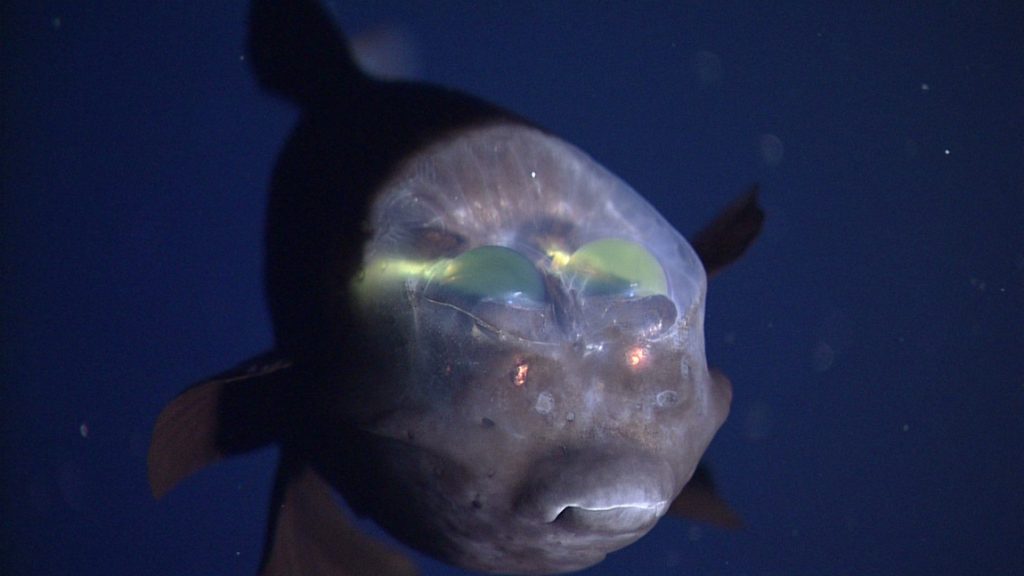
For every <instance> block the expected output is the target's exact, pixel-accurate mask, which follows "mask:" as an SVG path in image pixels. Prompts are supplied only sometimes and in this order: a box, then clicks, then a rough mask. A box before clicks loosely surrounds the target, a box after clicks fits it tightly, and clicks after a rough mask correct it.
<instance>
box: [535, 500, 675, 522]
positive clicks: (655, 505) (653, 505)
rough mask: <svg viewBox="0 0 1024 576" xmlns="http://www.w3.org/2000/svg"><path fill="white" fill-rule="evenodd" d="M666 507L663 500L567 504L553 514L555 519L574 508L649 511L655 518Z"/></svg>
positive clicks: (596, 510)
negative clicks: (594, 504)
mask: <svg viewBox="0 0 1024 576" xmlns="http://www.w3.org/2000/svg"><path fill="white" fill-rule="evenodd" d="M668 505H669V503H668V502H667V501H664V500H662V501H660V502H628V503H624V504H609V505H607V506H584V505H580V504H569V505H566V506H563V507H562V509H561V510H559V511H558V513H557V514H555V517H556V518H557V517H558V515H559V514H561V513H562V512H564V511H565V510H566V509H567V508H576V509H577V510H584V511H587V512H608V511H612V510H626V509H633V510H651V511H653V512H654V513H655V514H656V515H657V516H661V515H662V514H664V513H665V511H667V510H668Z"/></svg>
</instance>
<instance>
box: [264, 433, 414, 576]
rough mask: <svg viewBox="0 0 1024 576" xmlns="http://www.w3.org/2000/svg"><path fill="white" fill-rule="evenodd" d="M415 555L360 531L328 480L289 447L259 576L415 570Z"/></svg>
mask: <svg viewBox="0 0 1024 576" xmlns="http://www.w3.org/2000/svg"><path fill="white" fill-rule="evenodd" d="M415 574H416V568H415V566H414V565H413V563H412V561H411V560H409V558H407V557H406V556H405V555H404V554H402V553H401V552H399V551H398V550H394V549H392V548H391V547H390V546H387V545H385V544H384V543H382V542H379V541H377V540H375V539H373V538H371V537H369V536H367V535H365V534H363V533H362V532H360V531H359V529H358V528H357V527H356V526H354V525H352V524H351V523H350V522H349V521H348V519H347V518H346V517H345V513H344V511H343V510H342V509H341V508H340V507H339V506H338V504H337V503H336V502H335V501H334V498H333V496H332V493H331V489H330V487H329V486H328V484H327V483H326V482H325V481H324V480H323V479H322V478H321V477H320V475H319V474H317V473H316V471H314V470H313V469H312V468H310V467H309V466H308V465H307V464H305V463H302V462H300V461H298V460H297V459H294V458H291V457H289V456H288V454H287V453H285V454H284V455H283V457H282V459H281V465H280V466H279V468H278V472H277V480H276V481H275V483H274V493H273V497H272V500H271V509H270V524H269V527H268V532H267V540H266V548H265V550H264V557H263V565H262V567H261V568H260V576H295V575H302V576H414V575H415Z"/></svg>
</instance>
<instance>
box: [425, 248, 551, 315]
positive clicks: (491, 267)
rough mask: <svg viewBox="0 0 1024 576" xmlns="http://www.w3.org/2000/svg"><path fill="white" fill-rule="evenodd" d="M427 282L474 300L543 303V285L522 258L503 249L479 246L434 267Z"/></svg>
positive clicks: (512, 251)
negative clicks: (521, 299) (524, 300)
mask: <svg viewBox="0 0 1024 576" xmlns="http://www.w3.org/2000/svg"><path fill="white" fill-rule="evenodd" d="M426 277H427V281H428V282H429V283H430V284H432V285H436V286H438V287H440V288H442V289H443V290H450V291H453V292H455V293H456V294H457V295H458V296H461V297H463V298H466V297H468V298H472V299H474V300H513V299H520V298H524V299H528V300H531V301H533V302H542V301H544V281H543V279H542V278H541V275H540V272H539V271H538V270H537V268H536V267H535V266H534V265H533V263H532V262H530V261H529V260H528V259H527V258H526V257H525V256H523V255H522V254H520V253H519V252H516V251H515V250H512V249H510V248H505V247H504V246H480V247H479V248H474V249H472V250H469V251H468V252H464V253H463V254H461V255H459V256H458V257H456V258H452V259H451V260H442V261H441V262H438V263H437V264H435V265H433V266H432V267H431V268H430V269H429V270H428V271H427V274H426Z"/></svg>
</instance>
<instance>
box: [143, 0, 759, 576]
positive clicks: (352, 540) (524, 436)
mask: <svg viewBox="0 0 1024 576" xmlns="http://www.w3.org/2000/svg"><path fill="white" fill-rule="evenodd" d="M249 24H250V32H249V46H248V51H249V59H248V60H249V62H251V64H252V67H253V69H254V71H255V74H256V76H257V77H258V79H259V81H260V83H261V84H262V85H263V86H264V87H265V88H266V89H267V90H269V91H270V92H272V93H274V94H276V95H278V96H281V97H283V98H285V99H287V100H289V101H291V102H293V103H295V104H296V105H297V106H299V107H300V108H301V110H302V116H301V120H300V121H299V124H298V126H297V127H296V129H295V131H294V133H293V134H292V136H291V137H290V138H289V140H288V142H287V144H286V146H285V148H284V151H283V152H282V153H281V156H280V159H279V161H278V164H277V167H276V170H275V172H274V176H273V182H272V185H271V193H270V204H269V213H268V216H267V244H266V258H267V260H266V288H267V293H268V298H269V304H270V310H271V314H272V317H273V322H274V330H275V348H274V349H273V350H271V351H269V352H266V353H263V354H261V355H259V356H257V357H256V358H254V359H251V360H249V361H247V362H245V363H243V364H241V365H240V366H239V367H237V368H236V369H234V370H231V371H229V372H226V373H224V374H221V375H218V376H216V377H214V378H212V379H210V380H207V381H204V382H200V383H199V384H196V385H195V386H193V387H191V388H189V389H188V390H186V391H185V392H184V393H183V394H181V395H180V396H179V397H178V398H176V399H175V400H174V401H173V402H171V404H170V405H169V406H167V408H165V409H164V411H163V413H162V414H161V415H160V417H159V419H158V421H157V423H156V427H155V430H154V436H153V441H152V445H151V447H150V453H149V479H150V484H151V486H152V489H153V492H154V494H155V495H156V496H157V497H160V496H162V495H163V494H165V493H166V492H168V491H169V490H171V489H172V488H173V487H174V486H175V485H176V484H177V483H178V482H179V481H181V480H182V479H184V478H185V477H186V476H188V475H190V474H191V473H192V472H195V471H196V470H198V469H200V468H202V467H204V466H206V465H208V464H210V463H213V462H215V461H217V460H220V459H221V458H224V457H226V456H233V455H237V454H241V453H244V452H247V451H250V450H253V449H256V448H261V447H264V446H267V445H270V444H276V445H278V446H279V447H280V450H281V461H280V464H279V467H278V471H277V478H276V481H275V486H274V489H273V493H272V495H271V508H270V518H269V526H268V534H267V539H266V549H265V551H264V557H263V559H262V562H261V565H260V568H259V570H260V574H264V575H290V574H304V575H308V574H316V575H336V576H338V575H356V574H373V575H383V576H396V575H404V574H413V573H415V567H414V566H413V565H412V563H411V561H410V560H409V559H407V558H406V556H405V555H404V554H403V553H402V552H401V551H399V550H397V549H395V548H394V547H392V546H389V545H385V544H382V543H378V542H376V541H374V540H372V539H370V538H369V537H368V536H366V535H363V534H362V533H360V532H358V531H357V530H356V529H355V528H354V527H352V526H351V525H350V523H349V521H348V519H347V518H346V517H345V514H344V513H343V511H342V510H341V509H340V508H339V507H338V506H337V505H336V503H335V502H334V501H333V500H332V490H335V491H337V492H338V493H339V494H341V495H342V496H343V497H344V498H345V500H346V501H347V502H348V503H349V504H350V505H351V507H352V509H353V511H354V512H355V513H356V514H359V515H362V516H369V517H370V518H372V519H374V520H375V521H376V522H378V523H379V524H380V525H382V526H383V527H384V528H385V529H387V530H388V531H389V532H390V533H391V534H393V535H394V536H395V537H397V539H399V540H400V541H402V542H404V543H406V544H408V545H409V546H412V547H414V548H417V549H419V550H422V551H424V552H426V553H427V554H430V555H433V556H435V557H437V558H439V559H441V560H444V561H446V562H449V563H451V564H455V565H458V566H462V567H465V568H468V569H471V570H478V571H483V572H500V573H514V574H549V573H560V572H568V571H573V570H579V569H581V568H585V567H587V566H591V565H593V564H596V563H598V562H600V561H601V560H602V559H603V558H604V557H605V555H606V554H608V553H609V552H612V551H614V550H617V549H619V548H622V547H623V546H626V545H628V544H630V543H631V542H633V541H635V540H637V539H638V538H640V537H641V536H643V535H644V534H645V533H646V532H647V531H648V530H650V529H651V527H653V526H654V524H655V523H656V522H657V521H658V519H659V518H660V517H661V516H663V515H664V514H665V513H666V512H668V511H670V510H671V511H673V512H678V513H680V514H684V515H685V514H690V515H692V516H699V517H701V518H703V519H706V520H710V521H715V522H718V523H720V524H726V525H730V524H735V523H736V522H737V521H738V520H737V519H736V517H735V516H734V515H732V514H731V512H730V511H729V510H728V508H727V507H725V506H724V504H722V503H721V501H720V500H717V499H716V498H715V497H714V495H713V493H712V492H711V491H710V490H709V483H708V481H707V480H706V476H705V474H704V471H703V470H701V469H698V463H699V462H700V459H701V456H702V454H703V453H704V450H705V448H706V447H707V446H708V443H709V442H710V441H711V438H712V437H713V436H714V434H715V431H716V430H717V429H718V427H719V426H720V425H721V424H722V422H723V421H724V420H725V417H726V414H727V413H728V411H729V402H730V399H731V394H732V392H731V387H730V384H729V381H728V380H727V379H726V378H725V377H724V376H722V375H720V374H719V373H717V372H716V371H714V370H709V369H708V367H707V363H706V360H705V356H704V336H703V315H704V295H705V286H706V273H707V274H712V273H714V272H716V271H717V270H719V269H720V268H722V267H723V266H725V265H727V264H728V263H730V262H731V261H733V260H734V259H736V258H737V257H738V256H739V255H740V254H742V252H743V251H744V250H745V249H746V247H747V246H748V245H749V244H750V243H751V242H752V241H753V239H754V237H755V236H756V235H757V233H758V231H759V230H760V226H761V221H762V217H763V216H762V212H761V210H760V208H759V207H758V206H757V201H756V194H755V192H754V191H752V192H751V193H749V194H747V195H745V196H743V197H741V198H740V199H739V200H738V201H736V202H735V203H733V205H732V206H730V207H729V208H728V209H726V210H725V211H724V212H723V214H722V215H721V216H720V217H719V218H718V219H716V220H715V221H714V222H713V223H712V224H711V225H710V226H709V227H707V228H706V229H705V230H704V231H703V232H702V233H700V234H699V235H698V236H697V237H696V239H695V241H694V246H695V247H696V250H695V249H694V248H693V247H691V245H690V244H688V243H687V242H686V240H685V239H683V237H682V236H681V235H680V234H679V233H678V232H676V230H675V229H674V228H673V227H672V226H671V225H670V224H669V223H668V222H667V221H665V219H664V218H662V217H661V215H659V214H658V213H657V212H656V211H655V210H654V209H653V208H652V207H651V206H650V205H649V204H648V203H647V202H646V201H644V200H643V198H641V197H640V196H639V195H638V194H637V193H636V192H635V191H634V190H632V189H631V188H630V187H629V186H628V185H626V184H625V183H623V182H622V181H621V180H619V179H618V178H616V177H615V176H614V175H613V174H611V173H609V172H608V171H607V170H605V169H604V168H602V167H601V166H599V165H597V164H596V163H595V162H594V161H593V160H592V159H591V158H589V157H588V156H587V155H586V154H584V153H583V152H581V151H580V150H578V149H577V148H575V147H573V146H572V145H570V144H567V143H565V142H563V141H562V140H559V139H558V138H556V137H555V136H553V135H551V134H549V133H548V132H545V131H544V130H543V129H541V128H538V127H536V126H534V125H532V124H530V123H529V122H526V121H524V120H522V119H520V118H517V117H516V116H514V115H513V114H510V113H508V112H506V111H503V110H501V109H498V108H496V107H494V106H491V105H489V104H487V103H485V102H482V101H480V100H477V99H474V98H472V97H469V96H466V95H463V94H459V93H457V92H453V91H449V90H445V89H443V88H438V87H434V86H427V85H423V84H414V83H404V82H386V81H381V80H376V79H372V78H370V77H368V76H367V75H365V74H363V73H362V72H360V71H359V70H358V69H357V67H356V66H355V65H354V64H353V62H352V60H351V59H350V57H349V55H348V50H347V46H346V42H345V39H344V37H343V35H342V34H341V33H340V32H339V31H338V29H337V27H336V25H335V22H334V20H333V19H332V17H331V15H330V13H329V12H328V11H327V10H325V8H324V7H323V6H322V5H320V4H318V3H315V2H308V1H291V2H286V1H280V2H271V1H257V2H254V3H253V6H252V10H251V14H250V23H249ZM695 471H696V472H697V473H696V474H695ZM691 478H692V480H691ZM684 487H686V488H685V489H684Z"/></svg>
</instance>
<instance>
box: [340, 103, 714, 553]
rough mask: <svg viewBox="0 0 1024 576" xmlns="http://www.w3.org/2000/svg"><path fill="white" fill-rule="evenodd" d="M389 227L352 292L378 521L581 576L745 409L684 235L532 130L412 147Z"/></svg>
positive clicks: (412, 534) (506, 129)
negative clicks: (707, 332)
mask: <svg viewBox="0 0 1024 576" xmlns="http://www.w3.org/2000/svg"><path fill="white" fill-rule="evenodd" d="M369 230H370V235H369V240H368V241H367V243H366V245H365V247H364V254H363V261H362V266H361V268H360V269H359V271H358V273H356V274H355V276H354V277H353V278H352V280H351V285H350V294H349V297H350V298H351V300H352V305H353V309H354V310H355V311H356V314H355V317H356V318H357V320H356V322H357V323H358V325H359V327H360V328H359V330H357V332H358V333H359V334H361V336H360V337H361V338H363V337H364V336H362V335H365V342H364V350H365V351H364V352H361V354H362V355H363V356H365V357H366V358H369V359H370V360H369V362H371V363H374V364H377V365H379V370H373V371H372V373H374V374H375V376H374V377H373V378H370V379H368V380H367V381H366V382H365V383H363V384H362V386H365V387H371V388H373V392H372V393H370V394H366V395H365V396H362V398H363V399H362V400H361V401H360V402H358V403H356V404H358V406H355V407H350V408H349V410H351V412H350V414H348V415H347V417H348V418H350V419H352V420H353V421H356V422H358V425H359V427H360V428H361V429H363V430H364V431H366V432H367V438H368V440H367V442H369V443H372V444H374V447H373V449H372V450H368V451H367V453H368V454H370V455H371V456H370V457H371V458H373V459H374V460H375V464H374V467H373V468H374V470H375V477H374V482H375V483H376V484H377V486H378V487H387V490H386V491H384V490H383V489H382V492H381V493H382V494H384V493H385V492H386V494H387V495H386V497H385V496H382V497H381V498H379V499H378V501H377V502H376V503H375V504H374V505H373V510H371V511H370V512H369V513H370V514H371V515H374V516H375V517H376V518H377V519H378V521H380V522H381V523H382V524H383V525H384V526H385V527H386V528H388V529H389V531H391V532H392V533H394V534H396V535H397V536H398V537H399V538H401V539H403V540H406V541H407V542H409V543H411V544H412V545H414V546H416V547H418V548H421V549H424V550H426V551H428V552H430V553H432V554H434V555H436V556H438V557H440V558H442V559H445V560H447V561H450V562H452V563H455V564H458V565H461V566H464V567H468V568H471V569H476V570H482V571H489V572H513V573H554V572H566V571H572V570H578V569H581V568H584V567H587V566H590V565H593V564H595V563H597V562H600V561H601V560H602V559H603V558H604V557H605V555H606V554H607V553H609V552H611V551H614V550H617V549H619V548H621V547H623V546H625V545H627V544H629V543H631V542H633V541H635V540H636V539H638V538H640V537H641V536H642V535H643V534H645V533H646V532H647V531H648V530H650V529H651V528H652V527H653V526H654V524H655V523H656V522H657V520H658V518H660V517H661V516H662V515H663V514H664V513H665V512H666V510H667V509H668V506H669V504H670V503H671V502H672V500H673V499H674V498H675V496H676V495H677V494H678V493H679V492H680V490H681V489H682V488H683V486H684V484H685V483H686V482H687V481H688V480H689V478H690V476H691V475H692V474H693V471H694V469H695V467H696V466H697V463H698V461H699V460H700V457H701V455H702V454H703V452H704V450H705V449H706V447H707V445H708V444H709V442H710V441H711V438H712V437H713V435H714V433H715V431H716V430H717V429H718V427H719V426H720V425H721V424H722V422H723V421H724V420H725V417H726V415H727V413H728V409H729V403H730V399H731V389H730V388H729V384H728V381H726V380H724V379H719V378H714V377H712V375H711V374H710V373H709V371H708V367H707V363H706V360H705V354H704V340H703V314H704V296H705V289H706V279H705V273H704V270H703V267H702V266H701V263H700V260H699V259H698V257H697V255H696V254H695V253H694V251H693V249H692V248H691V247H690V245H689V244H688V243H687V242H686V240H685V239H684V238H683V237H682V236H681V235H680V234H679V233H678V232H677V231H676V230H675V229H674V228H673V227H672V226H671V225H670V224H669V223H668V222H667V221H665V220H664V218H662V217H661V216H660V215H659V214H658V213H657V211H656V210H655V209H654V208H653V207H651V206H650V205H649V204H648V203H647V202H646V201H645V200H643V199H642V198H641V197H640V196H639V195H638V194H637V193H636V192H635V191H633V190H632V189H631V188H630V187H629V186H628V185H626V184H625V183H624V182H622V181H621V180H619V179H618V178H617V177H615V176H614V175H613V174H611V173H610V172H608V171H607V170H605V169H604V168H602V167H601V166H599V165H598V164H597V163H596V162H594V161H593V160H592V159H590V158H589V157H588V156H586V155H585V154H584V153H582V152H580V151H579V150H578V149H576V148H575V147H573V146H571V145H569V144H567V143H565V142H563V141H561V140H559V139H557V138H555V137H553V136H551V135H549V134H547V133H545V132H542V131H540V130H538V129H535V128H532V127H529V126H525V125H522V124H516V123H496V124H494V125H484V126H475V127H471V128H466V129H464V130H462V131H460V132H458V133H455V134H451V135H449V136H448V137H447V138H444V139H441V140H439V141H437V142H436V143H435V144H433V145H431V146H428V147H425V148H424V149H423V150H421V151H419V152H418V153H417V154H415V155H413V156H411V157H410V159H409V160H408V161H407V162H405V163H404V164H403V165H402V167H401V168H400V169H399V170H398V171H397V172H396V174H395V176H394V177H393V178H391V179H390V180H389V181H388V183H387V184H386V185H384V186H383V187H382V189H381V191H380V193H379V194H378V195H377V196H376V199H375V200H374V202H373V204H372V207H371V211H370V218H369ZM347 362H350V359H348V360H345V361H344V362H343V363H342V364H343V365H344V364H345V363H347ZM339 372H344V370H341V369H339Z"/></svg>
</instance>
